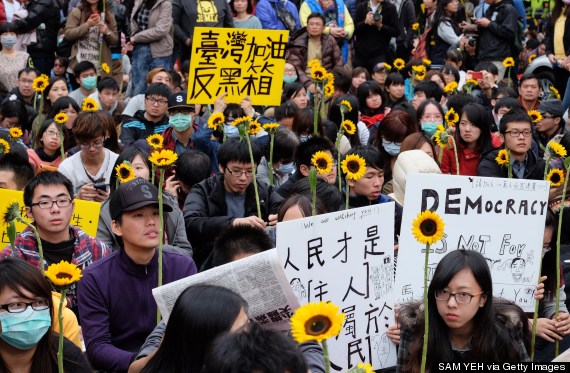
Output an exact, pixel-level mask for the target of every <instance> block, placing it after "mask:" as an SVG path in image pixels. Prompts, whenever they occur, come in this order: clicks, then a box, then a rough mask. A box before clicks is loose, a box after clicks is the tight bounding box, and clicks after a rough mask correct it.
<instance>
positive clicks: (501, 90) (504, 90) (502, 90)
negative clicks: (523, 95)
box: [493, 86, 519, 98]
mask: <svg viewBox="0 0 570 373" xmlns="http://www.w3.org/2000/svg"><path fill="white" fill-rule="evenodd" d="M499 95H503V97H512V98H517V97H519V94H518V93H517V91H515V89H514V88H513V87H509V86H502V87H497V89H495V90H494V92H493V98H497V97H499Z"/></svg>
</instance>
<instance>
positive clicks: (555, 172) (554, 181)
mask: <svg viewBox="0 0 570 373" xmlns="http://www.w3.org/2000/svg"><path fill="white" fill-rule="evenodd" d="M546 181H549V182H550V186H551V187H552V188H555V187H559V186H560V185H562V183H564V171H562V170H559V169H557V168H553V169H552V170H550V172H549V173H548V175H546Z"/></svg>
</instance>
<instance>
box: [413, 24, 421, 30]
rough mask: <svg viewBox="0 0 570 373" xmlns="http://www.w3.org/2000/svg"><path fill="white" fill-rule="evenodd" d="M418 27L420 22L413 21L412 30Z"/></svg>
mask: <svg viewBox="0 0 570 373" xmlns="http://www.w3.org/2000/svg"><path fill="white" fill-rule="evenodd" d="M419 28H420V24H419V23H418V22H416V23H414V24H413V25H412V30H413V31H418V30H419Z"/></svg>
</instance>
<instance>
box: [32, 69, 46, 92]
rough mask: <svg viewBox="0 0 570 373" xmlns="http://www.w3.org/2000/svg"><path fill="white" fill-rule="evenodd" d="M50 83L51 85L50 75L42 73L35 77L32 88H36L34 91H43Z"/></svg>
mask: <svg viewBox="0 0 570 373" xmlns="http://www.w3.org/2000/svg"><path fill="white" fill-rule="evenodd" d="M48 85H49V78H48V76H47V75H45V74H41V75H40V76H38V77H37V78H35V79H34V81H33V83H32V88H33V89H34V91H36V92H39V93H41V92H43V91H44V90H45V89H46V88H47V86H48Z"/></svg>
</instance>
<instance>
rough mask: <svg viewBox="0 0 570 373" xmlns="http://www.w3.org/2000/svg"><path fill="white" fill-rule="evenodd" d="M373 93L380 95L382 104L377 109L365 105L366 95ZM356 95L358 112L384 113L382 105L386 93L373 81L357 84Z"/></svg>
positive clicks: (369, 113)
mask: <svg viewBox="0 0 570 373" xmlns="http://www.w3.org/2000/svg"><path fill="white" fill-rule="evenodd" d="M374 93H376V94H379V95H380V98H381V99H382V104H381V105H380V107H379V108H378V109H375V110H371V109H370V108H368V105H366V99H367V98H368V96H370V95H371V94H374ZM356 97H358V106H359V107H360V112H361V113H362V115H367V116H372V115H376V114H381V113H384V107H385V106H386V95H385V94H384V91H383V90H382V87H380V86H379V85H378V83H376V82H375V81H373V80H371V81H368V82H364V83H362V84H361V85H359V86H358V88H357V89H356Z"/></svg>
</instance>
